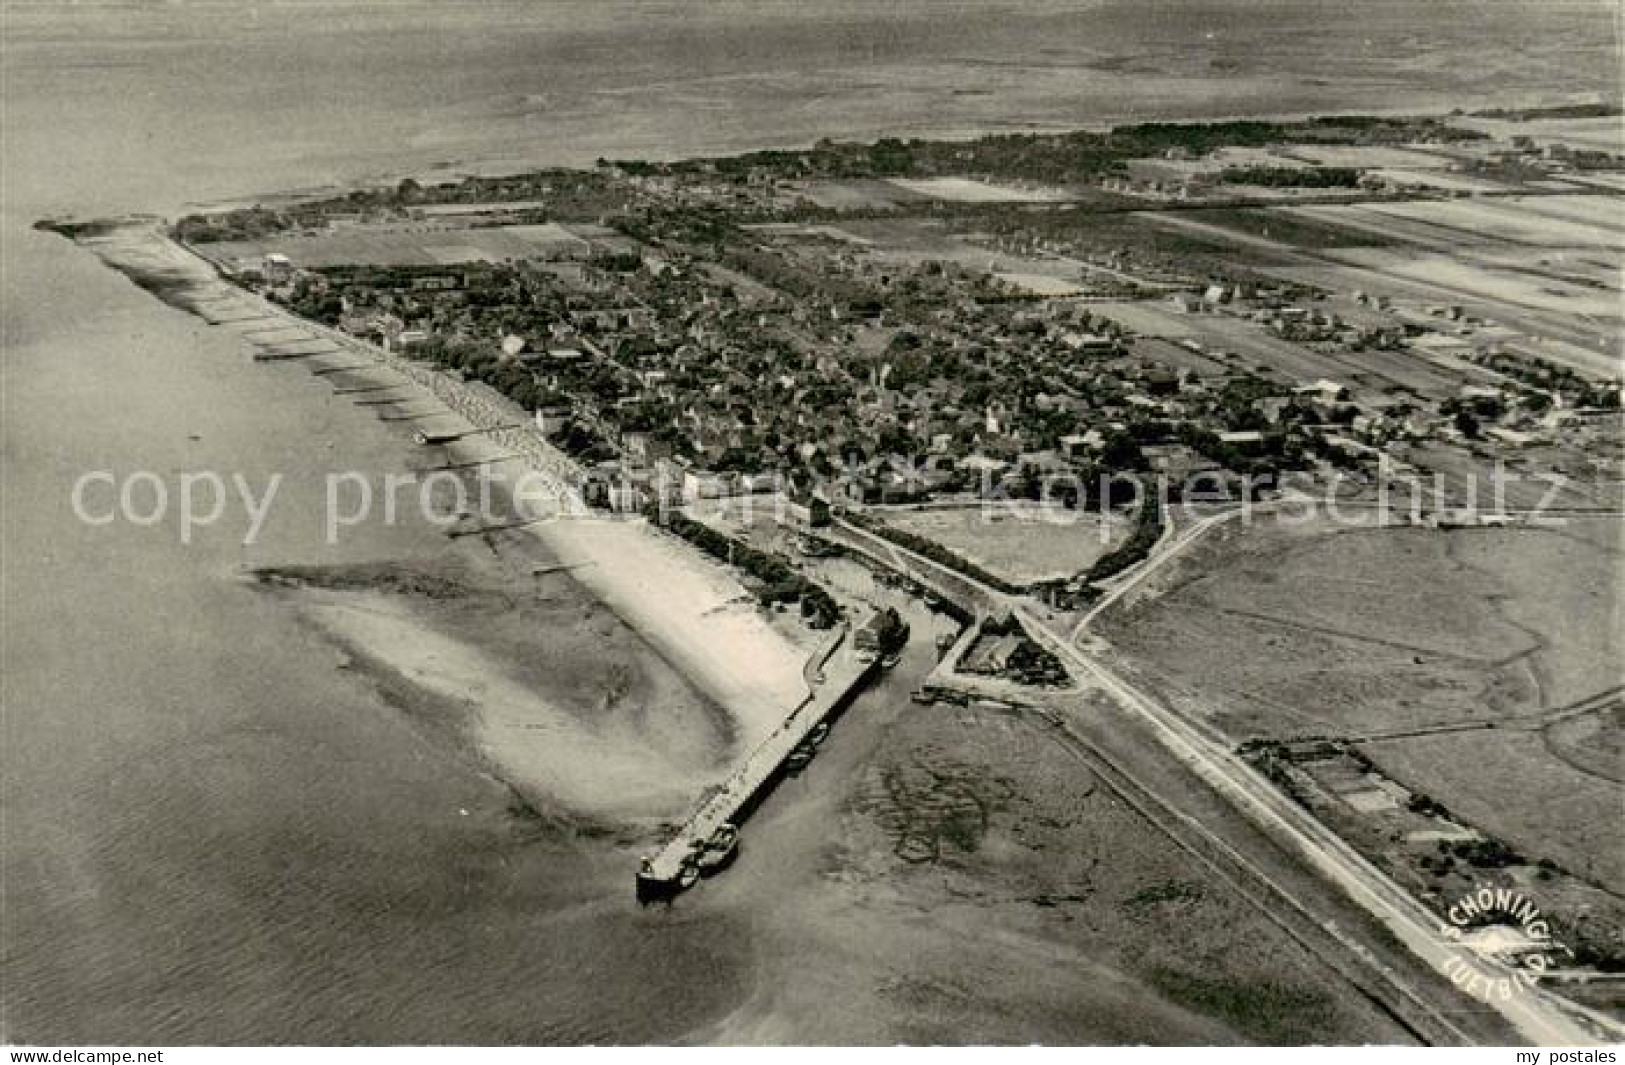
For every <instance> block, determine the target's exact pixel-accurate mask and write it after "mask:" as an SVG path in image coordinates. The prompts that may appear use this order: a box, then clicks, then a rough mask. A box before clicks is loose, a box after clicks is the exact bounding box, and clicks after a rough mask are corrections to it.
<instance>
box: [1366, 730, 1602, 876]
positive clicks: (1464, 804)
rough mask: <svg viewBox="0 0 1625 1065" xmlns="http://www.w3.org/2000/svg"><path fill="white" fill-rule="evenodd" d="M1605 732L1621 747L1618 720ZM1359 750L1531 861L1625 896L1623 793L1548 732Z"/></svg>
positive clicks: (1457, 735)
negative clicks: (1560, 748) (1572, 757)
mask: <svg viewBox="0 0 1625 1065" xmlns="http://www.w3.org/2000/svg"><path fill="white" fill-rule="evenodd" d="M1608 728H1609V729H1610V731H1611V732H1612V733H1613V738H1612V742H1613V744H1614V746H1615V749H1617V748H1618V744H1619V738H1618V735H1619V722H1618V719H1617V717H1616V718H1613V719H1611V723H1610V724H1609V725H1608ZM1362 748H1363V749H1364V751H1365V753H1366V754H1367V755H1368V756H1369V757H1370V758H1371V759H1372V761H1374V762H1375V763H1376V764H1377V765H1378V766H1380V767H1381V768H1382V770H1383V771H1384V772H1385V773H1387V774H1389V775H1391V776H1393V777H1394V778H1395V779H1396V780H1399V781H1401V782H1403V783H1405V784H1406V785H1407V786H1409V787H1410V788H1412V789H1413V790H1417V791H1423V792H1426V793H1427V794H1428V795H1431V796H1432V797H1433V798H1434V799H1436V800H1437V801H1438V802H1440V803H1442V804H1443V805H1444V806H1445V807H1447V808H1448V809H1449V810H1450V811H1451V812H1452V813H1453V814H1455V815H1456V816H1457V817H1458V818H1460V819H1461V820H1462V821H1465V822H1466V823H1468V824H1470V825H1473V826H1474V827H1475V828H1479V829H1482V830H1483V831H1485V832H1488V833H1490V834H1491V835H1493V836H1497V837H1499V838H1501V839H1504V840H1507V841H1509V842H1510V843H1512V844H1513V845H1514V846H1515V847H1516V848H1517V849H1518V850H1519V851H1520V852H1521V853H1523V854H1525V855H1527V856H1528V857H1529V858H1531V859H1539V858H1550V859H1551V860H1553V861H1555V862H1556V863H1557V864H1558V865H1560V866H1562V867H1563V868H1565V869H1569V870H1572V871H1573V872H1575V873H1577V874H1578V875H1580V876H1582V877H1584V878H1585V879H1587V880H1589V881H1592V882H1593V883H1596V884H1598V885H1600V886H1602V887H1605V888H1607V889H1609V890H1610V891H1614V892H1618V893H1625V835H1622V833H1621V830H1620V827H1619V813H1620V808H1621V804H1622V803H1625V788H1622V787H1621V785H1620V784H1619V782H1618V781H1617V780H1610V779H1608V778H1607V777H1605V776H1601V775H1599V774H1596V773H1593V772H1590V771H1587V770H1583V769H1580V768H1578V767H1576V766H1575V765H1573V764H1571V763H1570V762H1569V761H1568V760H1567V759H1565V758H1563V757H1561V756H1559V755H1557V754H1556V753H1555V752H1554V751H1553V749H1552V745H1551V741H1550V737H1549V736H1548V735H1547V733H1546V731H1545V730H1543V729H1540V728H1538V727H1537V728H1529V729H1496V730H1493V731H1481V732H1452V733H1441V734H1438V735H1432V736H1414V737H1410V738H1407V739H1403V740H1388V741H1383V742H1377V743H1368V744H1363V745H1362ZM1610 840H1611V842H1610Z"/></svg>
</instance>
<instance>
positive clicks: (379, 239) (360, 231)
mask: <svg viewBox="0 0 1625 1065" xmlns="http://www.w3.org/2000/svg"><path fill="white" fill-rule="evenodd" d="M600 235H602V234H601V231H599V230H598V228H597V227H596V226H570V227H566V226H562V225H559V224H557V223H551V222H549V223H543V224H539V225H515V226H490V227H481V228H471V227H467V226H454V225H445V224H434V223H398V224H373V225H367V226H355V227H336V228H334V229H330V230H326V231H324V232H320V233H312V234H292V233H284V234H277V235H275V236H272V237H267V238H265V239H263V240H252V241H221V242H218V243H214V244H209V245H206V246H205V247H204V250H205V251H206V252H207V253H208V254H209V256H210V257H211V258H213V259H215V260H216V261H219V262H222V263H226V264H229V265H234V266H237V267H258V266H260V264H261V263H262V262H263V261H264V258H265V256H266V255H269V254H271V253H272V252H277V253H280V254H282V255H286V256H287V257H288V258H289V259H290V260H292V262H293V264H294V265H295V266H300V267H306V268H318V267H324V266H444V265H452V264H456V263H470V262H501V261H503V260H506V259H533V258H534V259H546V258H558V257H562V256H585V255H586V254H587V253H588V252H589V251H590V249H591V243H590V238H594V237H597V236H600Z"/></svg>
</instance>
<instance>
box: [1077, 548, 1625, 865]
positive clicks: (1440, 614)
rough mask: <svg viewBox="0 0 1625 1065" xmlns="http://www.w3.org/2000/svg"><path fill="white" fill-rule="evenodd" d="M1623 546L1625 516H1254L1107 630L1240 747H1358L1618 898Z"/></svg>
mask: <svg viewBox="0 0 1625 1065" xmlns="http://www.w3.org/2000/svg"><path fill="white" fill-rule="evenodd" d="M1263 521H1264V522H1266V523H1267V522H1268V521H1269V519H1267V518H1265V519H1263ZM1622 554H1625V545H1622V542H1621V538H1620V525H1619V521H1618V518H1617V517H1590V518H1575V519H1572V520H1569V521H1568V523H1567V524H1566V525H1564V526H1562V527H1559V528H1530V527H1521V528H1520V527H1514V528H1504V529H1463V530H1456V531H1439V530H1429V529H1416V528H1401V527H1394V528H1386V529H1379V528H1371V529H1352V528H1345V529H1334V528H1330V527H1328V526H1327V525H1326V524H1325V523H1324V522H1315V523H1306V524H1301V525H1297V526H1282V525H1278V524H1260V525H1258V526H1257V527H1255V528H1251V529H1232V530H1228V531H1226V532H1225V533H1222V534H1218V538H1217V539H1213V540H1210V541H1209V542H1208V543H1207V544H1205V545H1203V546H1201V547H1199V548H1197V549H1196V551H1195V552H1194V557H1192V558H1189V559H1187V560H1185V561H1182V562H1181V563H1180V564H1179V565H1178V566H1176V567H1175V570H1176V572H1174V573H1171V574H1165V575H1161V576H1159V577H1158V578H1156V580H1155V582H1154V583H1155V584H1156V587H1155V588H1153V589H1151V590H1150V591H1149V592H1147V593H1145V594H1144V595H1143V596H1142V597H1141V598H1139V599H1137V600H1134V601H1132V602H1130V603H1129V604H1128V605H1127V608H1126V609H1124V610H1123V611H1122V612H1121V613H1119V614H1116V615H1108V616H1107V617H1106V618H1103V619H1102V621H1103V623H1104V624H1103V627H1102V630H1101V631H1102V635H1104V636H1105V637H1106V639H1107V640H1109V641H1110V643H1111V644H1112V645H1113V647H1114V648H1115V649H1116V654H1118V655H1119V656H1120V657H1121V661H1122V663H1123V665H1124V667H1125V668H1126V669H1127V670H1128V671H1129V672H1130V673H1131V674H1133V675H1134V676H1136V677H1137V678H1138V679H1140V680H1141V681H1142V682H1143V683H1144V684H1145V685H1146V686H1147V687H1149V688H1151V689H1153V690H1156V691H1158V692H1159V693H1160V694H1162V695H1163V696H1164V697H1165V698H1167V699H1168V700H1169V701H1170V702H1171V703H1172V704H1173V705H1175V706H1176V707H1178V708H1180V709H1181V710H1182V711H1183V712H1185V713H1187V714H1188V715H1190V716H1193V717H1196V718H1199V719H1201V720H1204V721H1206V722H1207V723H1208V724H1209V725H1210V726H1211V727H1213V728H1215V729H1217V730H1218V731H1220V732H1222V733H1223V734H1224V735H1225V736H1227V737H1228V738H1230V739H1231V740H1233V741H1235V742H1237V743H1240V742H1242V741H1244V740H1247V739H1250V738H1262V739H1269V740H1286V741H1290V740H1294V739H1304V738H1308V737H1335V738H1341V739H1345V740H1349V741H1352V742H1354V743H1356V744H1357V745H1358V747H1359V748H1360V750H1361V751H1362V752H1363V753H1364V754H1366V755H1367V756H1368V757H1370V758H1371V759H1372V761H1373V762H1374V763H1375V764H1376V766H1377V767H1378V768H1379V769H1381V770H1382V771H1383V772H1384V773H1385V774H1387V775H1388V776H1390V777H1392V778H1393V779H1394V780H1396V781H1398V782H1400V783H1401V784H1403V785H1404V786H1405V787H1406V788H1407V789H1409V790H1410V791H1412V792H1418V793H1425V794H1427V795H1429V796H1432V797H1433V798H1434V799H1435V800H1437V801H1438V802H1440V803H1441V804H1442V805H1443V806H1445V807H1447V808H1448V809H1449V810H1450V811H1452V812H1453V813H1454V814H1455V815H1456V816H1457V817H1459V818H1460V819H1461V821H1462V822H1463V823H1465V824H1467V825H1470V826H1472V827H1474V828H1476V829H1479V830H1481V831H1483V832H1487V833H1489V834H1491V835H1493V836H1496V837H1499V838H1500V839H1502V840H1505V841H1506V842H1507V843H1509V844H1510V845H1511V846H1513V847H1514V848H1515V849H1516V850H1518V851H1519V852H1521V853H1523V854H1525V855H1527V856H1529V857H1530V859H1531V860H1533V859H1535V858H1538V857H1549V858H1551V859H1553V860H1555V861H1557V862H1558V863H1559V864H1560V865H1562V866H1563V867H1564V868H1567V869H1569V870H1571V871H1573V872H1575V873H1577V874H1579V875H1581V876H1583V877H1585V878H1586V879H1588V880H1591V881H1592V882H1594V883H1598V884H1600V885H1603V886H1605V887H1608V889H1609V890H1612V891H1616V892H1618V891H1621V890H1622V889H1625V848H1622V847H1620V846H1618V845H1617V843H1616V844H1615V845H1612V846H1610V845H1608V844H1607V834H1609V833H1615V834H1617V831H1618V830H1617V827H1616V826H1617V821H1618V818H1617V815H1618V812H1619V810H1620V809H1621V805H1622V803H1625V787H1622V785H1621V784H1620V783H1619V777H1620V773H1619V770H1618V757H1617V752H1618V751H1619V750H1620V749H1621V747H1622V743H1625V741H1622V738H1621V735H1620V715H1619V713H1618V710H1617V707H1616V706H1615V704H1616V703H1617V701H1618V695H1619V691H1620V688H1621V685H1622V681H1625V669H1622V667H1621V665H1620V659H1619V657H1618V653H1617V651H1618V648H1619V647H1620V646H1621V645H1622V643H1625V612H1622V610H1621V608H1620V605H1619V603H1618V601H1617V587H1618V573H1619V567H1620V564H1621V556H1622ZM1609 751H1613V752H1616V754H1615V756H1614V758H1613V771H1612V773H1610V772H1609V771H1608V770H1609V765H1608V757H1609V756H1608V755H1607V753H1606V752H1609ZM1366 812H1368V813H1369V812H1373V811H1366Z"/></svg>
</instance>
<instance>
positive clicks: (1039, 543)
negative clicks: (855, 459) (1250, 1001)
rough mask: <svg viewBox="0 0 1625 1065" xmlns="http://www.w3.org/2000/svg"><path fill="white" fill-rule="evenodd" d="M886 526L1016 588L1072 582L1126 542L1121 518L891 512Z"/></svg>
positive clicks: (1016, 510)
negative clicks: (1053, 581)
mask: <svg viewBox="0 0 1625 1065" xmlns="http://www.w3.org/2000/svg"><path fill="white" fill-rule="evenodd" d="M885 522H886V524H887V525H890V526H892V527H893V528H896V529H901V530H902V531H904V532H909V533H913V534H914V535H916V536H923V537H926V538H928V539H931V540H934V541H936V542H937V543H939V544H941V545H942V546H943V547H946V548H948V549H949V550H950V551H952V552H954V553H955V554H957V555H959V556H961V557H963V558H965V559H968V560H969V561H971V562H974V563H976V564H977V565H979V566H981V567H982V568H984V569H987V570H989V571H991V572H992V573H994V574H995V575H997V576H999V577H1003V578H1004V579H1005V580H1008V581H1011V582H1013V583H1017V584H1025V583H1028V582H1031V581H1036V580H1041V579H1044V578H1050V577H1070V576H1073V575H1074V574H1077V573H1078V572H1080V571H1082V570H1085V569H1088V568H1089V567H1090V566H1091V565H1093V564H1094V562H1095V560H1096V559H1098V558H1099V557H1100V556H1101V555H1104V554H1105V553H1106V552H1108V551H1111V550H1112V549H1113V548H1115V547H1117V546H1118V545H1120V544H1121V543H1122V542H1123V541H1124V540H1126V539H1127V538H1128V534H1129V532H1130V531H1131V527H1130V523H1129V522H1128V521H1127V520H1126V519H1125V518H1123V517H1121V516H1120V515H1117V514H1106V515H1101V514H1097V513H1095V512H1092V511H1081V510H1065V509H1061V508H1054V507H1037V506H1034V507H1018V506H1015V505H1012V504H997V505H989V506H986V507H982V506H974V507H965V508H953V509H922V510H893V511H887V512H886V514H885Z"/></svg>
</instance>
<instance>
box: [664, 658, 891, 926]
mask: <svg viewBox="0 0 1625 1065" xmlns="http://www.w3.org/2000/svg"><path fill="white" fill-rule="evenodd" d="M852 631H853V630H852V629H851V628H850V627H849V628H847V629H846V630H845V636H844V638H843V639H842V640H841V641H840V643H839V644H838V645H837V646H836V648H835V649H834V651H833V652H831V653H830V654H829V656H828V657H827V658H826V659H825V660H824V663H823V666H822V669H821V676H822V681H821V682H820V683H819V684H818V685H817V686H816V687H815V688H814V689H813V690H812V692H811V694H809V695H808V696H807V698H806V699H805V700H803V701H802V702H801V703H800V704H798V705H797V706H796V707H795V708H794V709H793V710H791V711H790V714H789V716H787V717H786V718H785V719H784V721H783V722H782V723H781V724H780V725H779V726H778V728H776V729H774V730H773V731H772V732H771V733H769V734H768V735H767V737H766V738H764V739H763V740H762V742H761V743H759V744H758V745H757V746H756V748H755V749H754V750H752V751H751V752H750V754H748V755H747V756H746V757H745V760H744V761H743V762H741V763H740V764H739V766H738V768H736V769H735V770H734V771H733V772H732V773H731V774H730V775H729V776H728V778H727V779H726V780H724V781H723V782H722V784H721V785H719V786H718V787H717V789H716V790H715V791H713V792H712V793H711V794H710V795H708V796H707V797H706V798H705V799H704V800H703V801H702V802H701V803H700V805H699V807H698V808H697V809H696V810H695V811H694V813H693V814H691V815H690V816H689V818H688V820H687V821H685V822H684V823H683V825H682V828H681V829H679V830H678V832H677V834H676V835H675V836H674V837H672V839H671V841H670V842H668V843H667V844H666V845H665V846H664V847H663V848H661V849H660V851H658V852H657V853H655V854H653V855H650V856H648V857H645V858H644V860H643V865H642V868H641V869H640V870H639V872H638V879H637V886H638V898H639V899H641V900H644V901H650V900H654V899H660V898H670V897H671V896H673V895H676V894H677V893H678V892H680V891H682V890H683V889H684V888H686V887H689V886H691V885H692V884H693V882H694V881H695V880H696V879H698V876H699V869H698V866H697V864H696V861H697V858H698V855H699V853H700V852H701V851H702V850H703V849H704V847H705V846H706V844H707V843H708V842H709V841H710V840H711V838H712V837H713V836H714V835H716V833H717V832H718V830H719V829H721V828H722V827H723V826H724V825H734V826H737V825H738V824H739V823H740V822H741V821H742V820H744V818H745V817H746V816H747V815H748V814H749V813H750V812H751V810H753V809H754V808H755V806H756V804H757V803H758V802H760V800H761V799H762V798H763V796H765V795H766V793H767V792H768V791H770V790H771V788H772V785H773V784H774V782H776V781H777V780H778V779H779V777H780V776H781V775H782V773H783V770H784V765H785V761H786V760H787V759H788V758H789V757H790V754H791V752H793V751H794V750H795V749H796V748H797V747H799V746H801V744H802V743H804V742H806V741H807V740H808V738H809V737H810V736H811V735H812V732H813V730H814V729H816V728H817V727H818V726H819V725H821V724H823V723H825V722H826V721H828V720H830V719H831V718H833V717H835V716H836V715H838V714H839V713H840V712H841V711H842V710H843V709H845V708H846V705H847V704H848V703H849V702H850V701H851V699H852V697H853V695H855V694H856V693H857V691H858V689H859V688H860V687H862V685H863V684H864V682H866V681H867V680H868V679H869V678H870V677H871V676H873V674H874V673H875V672H876V671H877V670H878V669H879V668H880V663H879V662H878V660H877V659H876V658H875V656H874V655H873V654H872V653H865V652H860V651H858V650H857V649H856V648H855V647H853V646H852V637H851V633H852Z"/></svg>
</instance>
